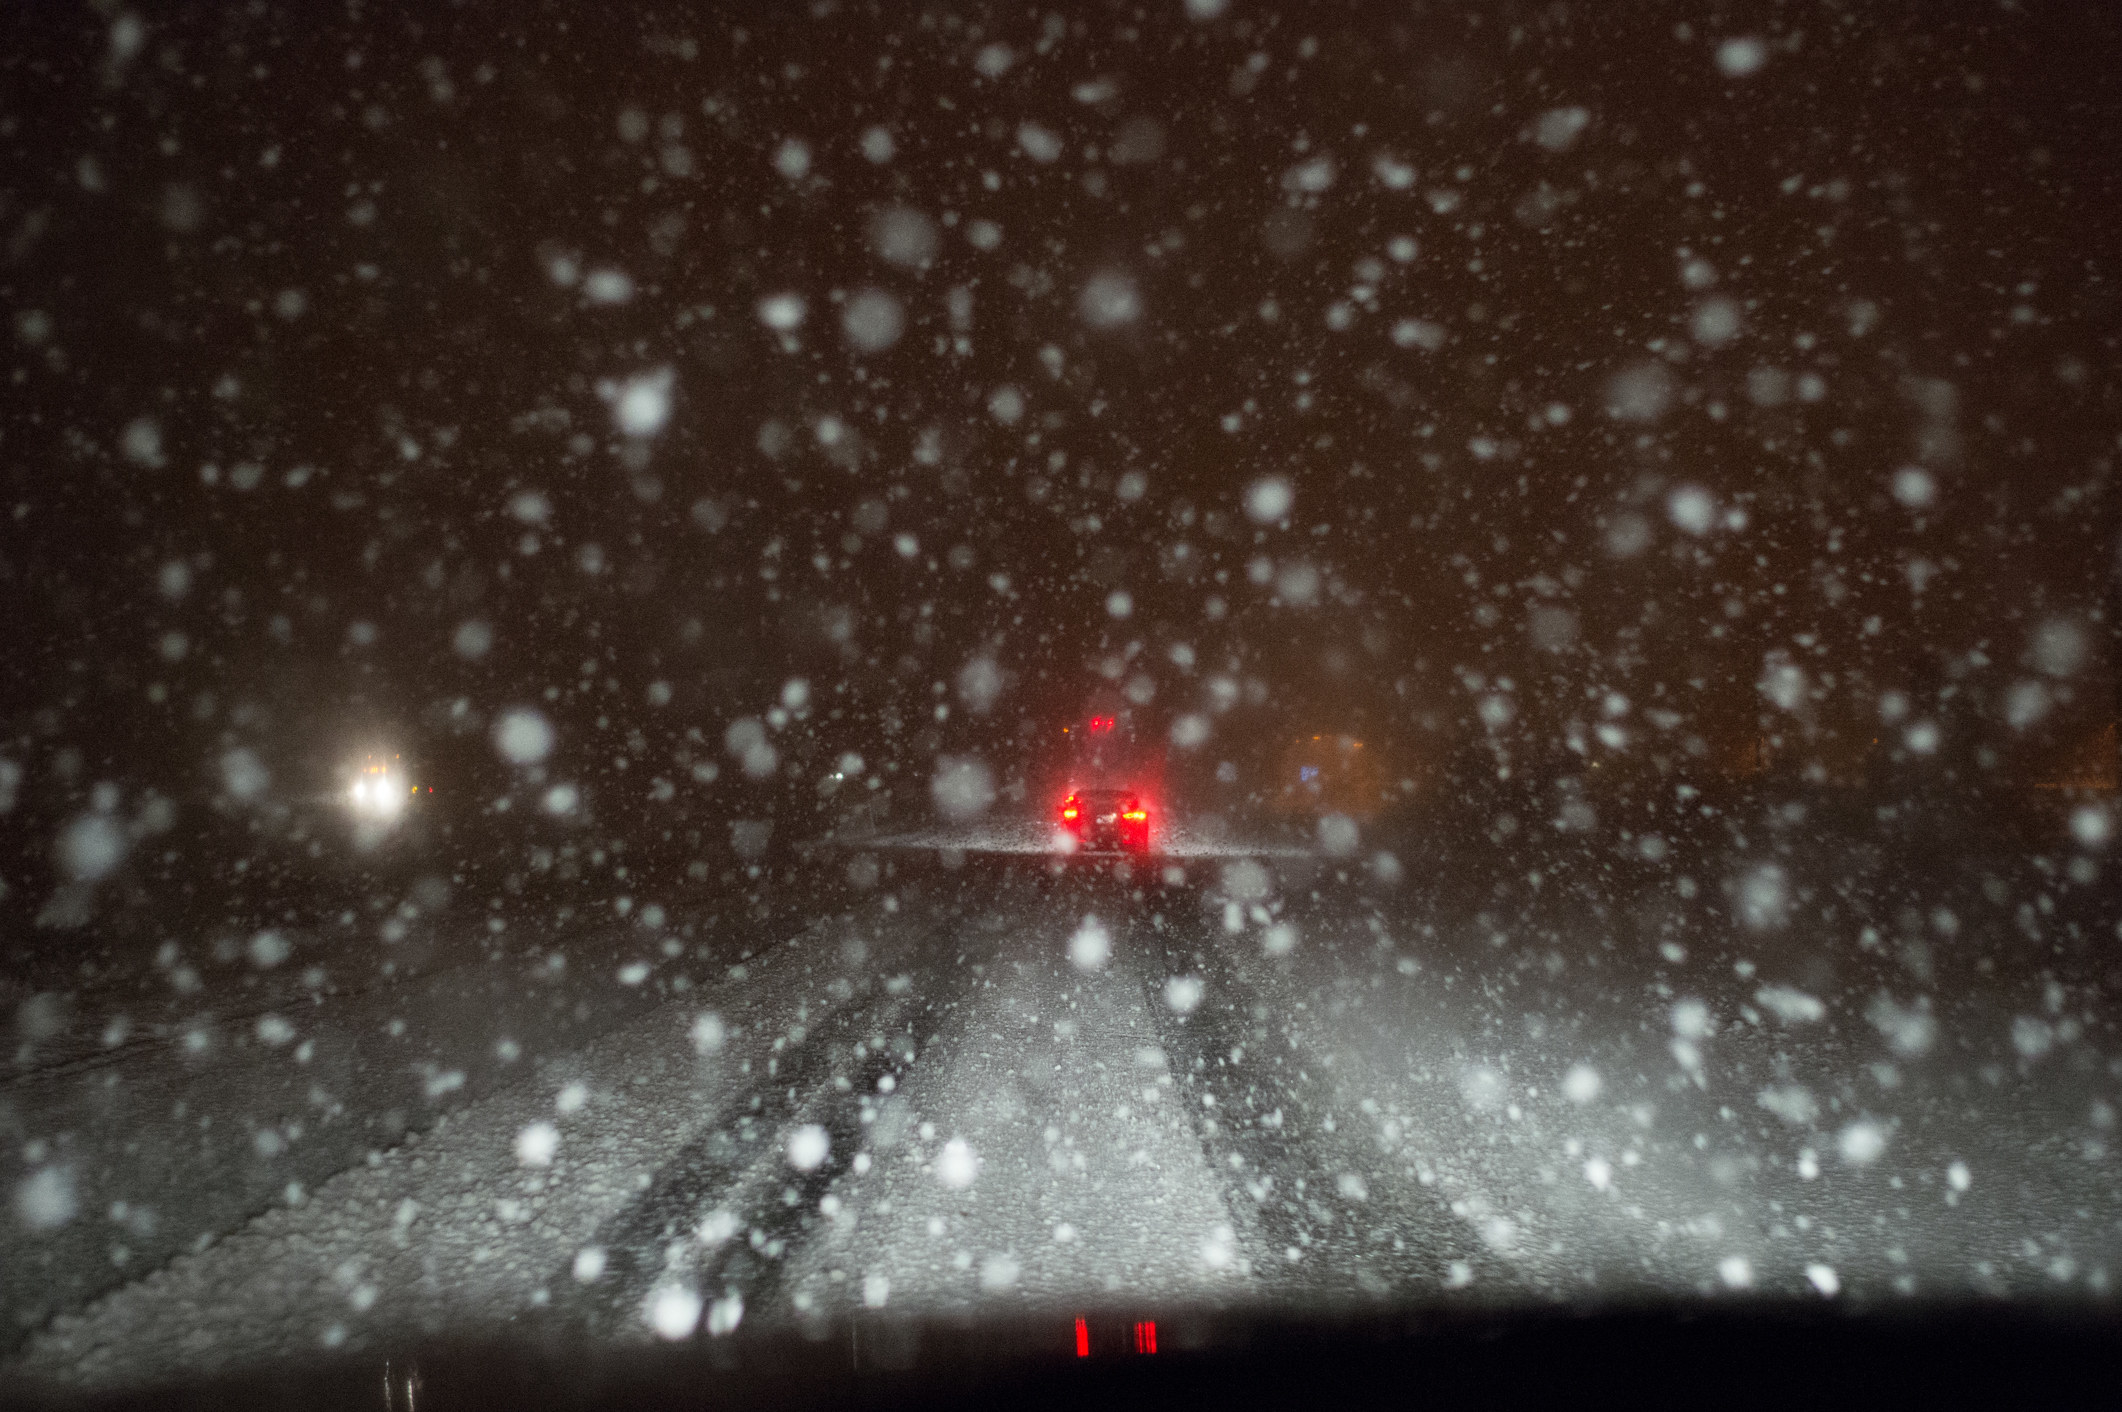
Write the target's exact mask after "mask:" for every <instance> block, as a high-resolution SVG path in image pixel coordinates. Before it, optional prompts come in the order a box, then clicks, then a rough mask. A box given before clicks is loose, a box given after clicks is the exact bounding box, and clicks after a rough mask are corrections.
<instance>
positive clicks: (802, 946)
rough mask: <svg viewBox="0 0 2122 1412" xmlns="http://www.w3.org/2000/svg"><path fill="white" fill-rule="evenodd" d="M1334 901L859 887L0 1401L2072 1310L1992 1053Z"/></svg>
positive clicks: (1076, 874) (1363, 883) (2087, 1147)
mask: <svg viewBox="0 0 2122 1412" xmlns="http://www.w3.org/2000/svg"><path fill="white" fill-rule="evenodd" d="M1355 871H1356V870H1341V869H1336V868H1335V867H1334V866H1333V865H1332V864H1330V863H1326V862H1323V861H1322V860H1317V859H1308V858H1300V857H1285V858H1282V859H1270V860H1260V859H1254V858H1247V857H1225V858H1222V859H1216V860H1200V861H1195V862H1191V863H1189V864H1186V865H1184V866H1183V867H1182V868H1181V872H1182V873H1184V874H1185V876H1184V880H1183V881H1170V882H1168V881H1167V880H1166V877H1165V875H1164V874H1163V872H1162V870H1161V868H1160V869H1159V870H1157V872H1156V874H1155V875H1154V876H1143V870H1139V869H1138V870H1135V872H1134V873H1133V874H1132V875H1126V874H1124V873H1123V872H1122V870H1119V869H1117V868H1116V867H1115V866H1114V865H1113V864H1112V863H1109V862H1100V861H1094V860H1071V861H1069V862H1068V863H1066V864H1058V863H1056V862H1053V861H1051V860H1039V861H1033V860H1031V859H1020V858H1010V857H993V856H981V855H978V854H973V855H969V856H966V857H963V858H950V857H946V858H945V859H944V860H943V861H941V862H936V863H933V864H930V863H923V862H918V861H916V860H912V859H902V860H901V862H900V863H899V864H898V866H897V868H896V870H895V873H894V875H893V876H892V877H891V878H889V879H888V880H887V881H886V883H885V884H884V885H883V886H880V887H878V888H875V889H874V890H871V891H868V892H865V893H858V894H855V899H856V900H855V901H854V902H853V903H852V904H851V905H850V906H848V907H847V908H846V909H845V910H838V911H835V912H834V913H833V914H831V915H828V916H823V917H819V918H816V919H814V920H812V921H811V922H810V923H809V924H808V925H806V926H802V927H800V928H791V929H789V932H788V934H787V935H786V937H785V939H784V940H783V941H782V942H781V943H780V944H777V945H772V946H769V947H766V948H765V949H763V950H761V951H759V953H758V954H756V955H753V956H750V957H747V958H746V959H744V960H742V961H738V962H735V963H734V964H730V963H727V962H726V961H718V962H717V963H716V965H715V966H714V967H713V968H712V972H713V973H710V969H709V968H708V967H706V966H705V965H704V964H702V965H697V966H696V967H695V968H696V969H697V970H699V972H700V973H699V974H698V975H696V976H694V977H692V984H691V985H690V986H689V987H688V988H687V989H686V990H685V991H684V992H683V993H682V994H669V995H668V996H667V998H665V999H664V1000H662V1001H661V1002H660V1003H654V1004H647V1003H644V1004H643V1005H642V1006H641V1007H640V1008H639V1009H638V1010H637V1011H636V1012H635V1013H632V1014H631V1015H630V1016H627V1017H624V1018H619V1019H617V1020H616V1022H615V1023H614V1024H613V1025H612V1027H611V1028H609V1029H608V1030H606V1031H604V1032H602V1033H601V1034H598V1035H596V1036H594V1037H592V1038H589V1039H587V1040H586V1042H584V1043H581V1044H580V1045H579V1046H578V1047H575V1048H572V1049H565V1050H558V1051H555V1052H549V1053H545V1054H543V1055H540V1056H538V1057H537V1058H536V1059H535V1060H534V1061H533V1063H532V1064H530V1065H529V1066H527V1069H528V1072H527V1073H526V1074H525V1075H524V1076H523V1077H521V1078H518V1079H516V1080H514V1081H513V1082H511V1083H508V1084H504V1085H497V1086H496V1087H495V1088H494V1089H493V1090H492V1091H491V1092H489V1093H487V1094H485V1095H484V1096H482V1097H480V1098H478V1099H477V1100H476V1101H473V1102H471V1103H468V1104H466V1105H465V1106H464V1107H462V1108H460V1109H458V1110H455V1111H453V1112H450V1113H448V1114H446V1115H445V1116H443V1117H442V1118H440V1119H439V1120H437V1121H436V1122H435V1124H434V1125H433V1126H432V1127H430V1128H429V1129H427V1130H426V1131H425V1132H419V1133H414V1134H412V1135H409V1136H408V1137H407V1138H406V1139H405V1140H404V1141H403V1142H402V1143H400V1144H399V1145H397V1146H395V1147H392V1148H390V1149H389V1150H386V1151H379V1152H377V1153H375V1154H373V1155H372V1156H370V1157H369V1158H368V1159H367V1160H365V1161H358V1162H353V1163H351V1164H349V1165H348V1166H347V1167H346V1168H345V1170H342V1171H340V1172H339V1173H338V1174H337V1175H336V1176H333V1177H331V1178H330V1179H329V1180H324V1181H320V1182H318V1183H316V1184H315V1186H314V1189H313V1190H311V1191H310V1192H309V1193H308V1195H307V1198H306V1199H305V1200H304V1201H302V1202H301V1203H300V1204H298V1205H281V1206H276V1207H275V1208H274V1209H272V1210H269V1211H267V1212H265V1213H264V1214H262V1215H259V1216H257V1217H255V1218H254V1219H250V1220H248V1221H246V1222H243V1223H242V1224H240V1225H238V1226H237V1227H235V1228H234V1229H231V1230H229V1231H228V1232H227V1233H226V1234H225V1235H223V1236H222V1237H221V1238H220V1239H219V1240H218V1241H216V1242H214V1243H212V1244H210V1245H208V1246H206V1247H205V1248H203V1249H198V1250H194V1251H188V1252H185V1253H182V1254H179V1255H177V1256H176V1257H175V1258H173V1259H171V1260H170V1261H169V1262H168V1263H167V1264H165V1265H164V1266H162V1268H160V1269H157V1270H155V1271H153V1272H152V1273H149V1274H146V1275H145V1276H144V1277H143V1278H139V1279H137V1280H135V1281H133V1282H132V1283H130V1284H126V1285H124V1286H123V1287H121V1288H118V1289H116V1290H114V1291H112V1292H110V1293H108V1294H106V1295H104V1296H102V1297H101V1298H99V1299H97V1300H95V1301H94V1302H92V1303H90V1304H88V1305H87V1306H86V1307H85V1308H82V1309H80V1310H78V1311H77V1312H73V1313H69V1314H66V1315H63V1316H61V1317H59V1318H57V1319H55V1320H53V1321H52V1322H50V1323H49V1324H48V1325H46V1326H45V1327H44V1328H43V1329H42V1330H41V1331H40V1332H39V1333H37V1334H36V1335H35V1336H34V1337H33V1338H32V1339H31V1341H30V1342H29V1343H28V1344H27V1345H26V1346H25V1347H24V1348H23V1349H22V1350H21V1352H20V1354H19V1355H18V1357H17V1359H16V1360H15V1368H14V1371H15V1372H16V1373H17V1374H18V1375H22V1376H28V1377H36V1378H44V1379H52V1380H56V1381H59V1382H63V1383H69V1384H77V1385H88V1386H104V1387H110V1386H131V1385H138V1384H139V1383H142V1382H145V1381H150V1380H157V1379H165V1378H169V1377H173V1376H184V1375H188V1374H201V1373H209V1372H214V1371H221V1370H231V1369H239V1368H248V1367H256V1366H259V1365H262V1364H271V1363H274V1362H278V1361H283V1360H294V1359H301V1358H303V1357H306V1356H312V1355H313V1354H314V1352H315V1351H316V1350H318V1349H320V1348H325V1349H332V1348H338V1349H345V1350H349V1351H354V1350H360V1349H364V1348H373V1349H379V1350H380V1349H385V1348H390V1347H395V1346H402V1345H403V1344H405V1343H406V1342H408V1341H415V1340H419V1339H422V1338H426V1337H432V1336H435V1335H438V1334H442V1333H445V1332H447V1333H448V1334H451V1335H455V1336H462V1335H481V1334H498V1335H500V1336H502V1337H510V1338H513V1337H522V1338H535V1339H550V1338H555V1337H557V1338H563V1339H564V1338H574V1337H581V1336H584V1335H587V1336H590V1337H592V1338H594V1339H596V1340H599V1341H608V1342H617V1343H622V1344H624V1343H639V1344H646V1343H651V1342H654V1341H656V1340H657V1339H659V1338H661V1339H671V1338H687V1337H714V1336H721V1335H726V1334H731V1333H735V1332H739V1331H743V1330H759V1329H764V1328H773V1327H784V1328H785V1327H790V1326H794V1327H798V1328H804V1329H810V1330H816V1331H820V1332H821V1333H822V1332H824V1331H827V1330H830V1329H832V1328H835V1327H843V1326H844V1325H845V1324H846V1322H847V1321H848V1320H849V1319H850V1318H857V1317H860V1318H870V1317H900V1316H907V1317H919V1316H923V1315H933V1314H954V1313H958V1312H962V1311H967V1310H991V1311H998V1312H1000V1311H1009V1312H1014V1313H1017V1314H1025V1313H1033V1314H1036V1313H1040V1312H1050V1313H1052V1314H1054V1315H1055V1316H1056V1317H1067V1316H1069V1315H1071V1314H1072V1313H1076V1312H1084V1311H1098V1312H1105V1313H1115V1314H1129V1315H1131V1316H1133V1315H1139V1314H1143V1313H1147V1314H1157V1313H1159V1312H1162V1311H1175V1310H1180V1309H1188V1308H1193V1309H1199V1308H1213V1307H1223V1308H1231V1307H1248V1306H1251V1307H1259V1306H1263V1305H1264V1306H1268V1307H1305V1308H1319V1307H1332V1306H1335V1305H1342V1304H1374V1303H1375V1302H1376V1301H1378V1300H1381V1299H1390V1300H1393V1301H1396V1302H1416V1303H1445V1302H1454V1301H1461V1302H1463V1301H1478V1302H1482V1303H1521V1302H1540V1303H1551V1302H1556V1301H1567V1302H1572V1303H1585V1302H1593V1303H1596V1302H1600V1301H1612V1300H1629V1299H1640V1298H1644V1297H1648V1298H1651V1299H1653V1300H1657V1299H1678V1300H1683V1301H1684V1300H1692V1299H1694V1298H1697V1297H1700V1296H1705V1295H1706V1296H1711V1297H1716V1298H1727V1299H1744V1298H1748V1297H1758V1296H1761V1295H1770V1296H1774V1297H1779V1298H1800V1299H1824V1298H1840V1299H1843V1300H1846V1301H1847V1300H1857V1301H1867V1300H1876V1299H1888V1300H1891V1299H1895V1298H1899V1297H1905V1296H1908V1295H1922V1296H1937V1295H1944V1296H1947V1297H1959V1296H1969V1295H1974V1296H1985V1295H1991V1294H2001V1293H2007V1292H2020V1293H2029V1294H2040V1295H2046V1296H2068V1295H2072V1294H2075V1295H2077V1296H2079V1297H2087V1296H2090V1297H2092V1298H2095V1299H2099V1298H2103V1297H2104V1296H2105V1295H2106V1292H2107V1289H2108V1283H2107V1281H2108V1279H2109V1272H2110V1270H2111V1269H2112V1268H2113V1262H2114V1259H2115V1255H2116V1247H2117V1235H2116V1233H2117V1229H2118V1226H2117V1218H2118V1215H2122V1208H2118V1204H2117V1201H2116V1198H2115V1194H2114V1180H2113V1172H2112V1160H2113V1159H2112V1158H2111V1157H2110V1156H2109V1155H2108V1149H2107V1147H2106V1145H2105V1144H2104V1140H2103V1135H2104V1133H2105V1131H2106V1127H2105V1125H2106V1124H2111V1123H2112V1112H2111V1110H2107V1109H2105V1108H2104V1105H2103V1104H2102V1102H2101V1101H2100V1100H2098V1099H2093V1100H2092V1101H2091V1103H2090V1106H2088V1099H2087V1093H2086V1090H2085V1083H2080V1082H2078V1081H2075V1080H2070V1079H2067V1078H2064V1077H2063V1073H2062V1071H2060V1070H2057V1071H2052V1072H2049V1073H2047V1074H2043V1073H2040V1072H2036V1071H2033V1070H2030V1069H2029V1068H2028V1067H2027V1066H2025V1065H2023V1064H2022V1065H2020V1066H2018V1068H2017V1069H2016V1070H2007V1069H2006V1068H2005V1067H2004V1066H2003V1065H2002V1063H2001V1060H2002V1059H2003V1058H2004V1057H2005V1056H2008V1055H2009V1054H2010V1053H2011V1049H2010V1042H2009V1041H2008V1040H2007V1039H2005V1038H2004V1036H2005V1035H2006V1034H2007V1033H2009V1030H2008V1025H2007V1024H2005V1023H2000V1024H1999V1025H1998V1026H1996V1027H1994V1028H1993V1030H1992V1031H1991V1033H1992V1035H1993V1037H1994V1040H1995V1043H1994V1044H1992V1045H1991V1048H1992V1049H1994V1050H1995V1054H1994V1055H1992V1054H1988V1053H1973V1054H1970V1055H1969V1056H1968V1057H1967V1059H1966V1062H1965V1063H1962V1062H1961V1061H1960V1060H1959V1059H1955V1060H1954V1061H1953V1067H1951V1068H1950V1069H1943V1070H1941V1071H1940V1072H1938V1073H1936V1074H1934V1075H1929V1076H1926V1073H1925V1070H1924V1067H1923V1064H1922V1063H1921V1062H1919V1059H1918V1056H1916V1055H1915V1054H1914V1053H1913V1052H1912V1050H1911V1048H1910V1045H1909V1043H1908V1041H1909V1037H1910V1030H1909V1027H1908V1026H1903V1028H1902V1029H1901V1030H1898V1031H1895V1030H1893V1029H1892V1027H1891V1026H1890V1025H1889V1026H1887V1027H1884V1028H1882V1027H1881V1025H1880V1023H1879V1015H1878V1013H1877V1003H1876V1001H1872V1000H1869V999H1868V997H1869V996H1870V994H1871V992H1870V990H1869V989H1868V987H1867V985H1865V984H1860V983H1859V982H1858V981H1857V980H1856V979H1855V978H1852V980H1851V983H1850V984H1849V986H1848V987H1847V988H1846V991H1843V992H1829V993H1828V994H1827V999H1826V1000H1825V1001H1824V1002H1813V1003H1814V1004H1817V1005H1818V1006H1819V1007H1820V1010H1821V1012H1822V1013H1821V1014H1819V1015H1814V1014H1813V1013H1812V1011H1811V1009H1809V1008H1808V1005H1807V1004H1806V1003H1804V1002H1803V1001H1802V1000H1793V999H1789V998H1788V997H1780V996H1776V993H1774V992H1770V994H1771V995H1772V996H1776V999H1775V1003H1778V1004H1782V1005H1783V1006H1784V1010H1785V1012H1786V1013H1785V1015H1784V1017H1783V1018H1781V1019H1779V1018H1778V1017H1777V1016H1776V1015H1774V1014H1764V1013H1762V1010H1761V1008H1759V1007H1760V1002H1759V999H1758V997H1759V996H1760V995H1761V994H1762V993H1763V991H1764V989H1765V988H1764V986H1763V985H1762V982H1763V981H1764V980H1766V979H1768V977H1767V976H1766V975H1756V974H1755V973H1754V972H1753V970H1752V969H1751V968H1750V967H1741V968H1739V969H1737V970H1733V969H1730V968H1726V969H1725V970H1724V972H1723V975H1724V979H1723V981H1722V982H1721V983H1719V982H1716V981H1714V980H1712V979H1710V978H1708V977H1706V976H1703V975H1701V974H1699V972H1698V974H1697V975H1695V976H1694V977H1693V980H1694V985H1693V988H1692V989H1691V990H1687V989H1682V990H1676V989H1675V984H1674V983H1675V981H1676V980H1679V979H1682V977H1680V976H1676V974H1675V973H1674V969H1673V967H1672V966H1671V965H1670V963H1669V960H1668V958H1666V957H1665V956H1663V955H1661V954H1660V953H1659V952H1657V951H1655V950H1653V949H1652V948H1651V947H1649V946H1647V945H1644V944H1642V942H1641V940H1640V938H1638V937H1636V936H1635V935H1634V933H1635V932H1636V931H1637V930H1638V928H1639V927H1640V926H1642V923H1641V919H1631V918H1628V917H1624V916H1620V915H1614V916H1601V915H1599V914H1598V910H1597V909H1596V908H1589V909H1588V908H1587V907H1586V905H1585V902H1584V899H1583V898H1582V897H1579V896H1573V895H1571V894H1570V893H1569V892H1568V891H1567V890H1566V889H1563V888H1560V887H1553V886H1550V887H1549V888H1548V889H1546V890H1545V891H1544V892H1541V891H1540V890H1538V889H1535V890H1533V892H1532V893H1529V894H1528V895H1527V896H1526V897H1524V898H1523V899H1520V901H1521V903H1522V907H1523V910H1522V912H1520V914H1519V915H1518V916H1516V917H1515V918H1514V919H1513V921H1512V922H1511V923H1510V924H1509V926H1508V931H1509V933H1510V934H1509V935H1505V934H1504V933H1505V930H1506V928H1505V926H1504V925H1503V924H1502V923H1501V922H1499V921H1497V920H1496V918H1495V917H1494V916H1492V915H1491V910H1481V911H1474V910H1472V903H1473V902H1475V901H1478V902H1488V903H1490V908H1491V909H1492V910H1496V911H1500V909H1494V908H1493V901H1492V899H1490V898H1486V897H1484V898H1479V899H1471V900H1469V899H1467V898H1455V897H1454V896H1453V893H1452V890H1451V888H1450V887H1449V886H1447V885H1446V883H1447V881H1448V880H1445V879H1428V880H1425V879H1423V878H1421V877H1420V876H1419V875H1418V876H1417V877H1415V878H1414V879H1412V880H1411V881H1410V882H1409V883H1408V884H1407V885H1406V886H1405V887H1404V888H1403V889H1402V890H1401V891H1400V892H1398V893H1397V894H1394V895H1392V896H1391V897H1389V898H1381V896H1380V895H1379V889H1377V888H1376V887H1375V886H1372V885H1370V883H1369V882H1368V881H1367V879H1366V878H1364V877H1363V876H1361V875H1360V873H1358V874H1357V875H1356V876H1353V877H1352V876H1350V874H1351V872H1355ZM1650 930H1651V931H1652V933H1653V934H1655V924H1653V925H1652V926H1651V927H1650ZM1565 939H1568V941H1567V943H1566V941H1565ZM1572 943H1573V944H1572ZM687 964H694V963H691V962H688V963H687ZM583 983H584V984H585V985H587V984H588V982H587V980H586V979H585V981H584V982H583ZM1720 984H1721V989H1720ZM1790 993H1791V995H1798V994H1799V992H1797V991H1795V990H1794V989H1793V990H1791V992H1790ZM1867 1004H1869V1005H1871V1007H1872V1013H1870V1014H1869V1016H1867V1014H1866V1009H1865V1007H1866V1006H1867ZM1940 1007H1941V1010H1942V1009H1944V1007H1945V1002H1944V1001H1942V1000H1941V1002H1940ZM1749 1017H1750V1018H1749ZM1896 1042H1899V1043H1901V1045H1902V1048H1901V1050H1899V1051H1896V1050H1895V1049H1894V1048H1893V1045H1894V1044H1895V1043H1896ZM1975 1048H1980V1046H1975ZM1896 1053H1898V1055H1899V1065H1900V1068H1899V1070H1898V1071H1897V1072H1894V1073H1892V1074H1888V1073H1887V1072H1886V1070H1887V1069H1889V1068H1892V1065H1891V1064H1889V1063H1888V1059H1889V1058H1892V1057H1893V1056H1894V1055H1895V1054H1896ZM1993 1059H1994V1060H1996V1061H1998V1062H1994V1063H1993V1062H1991V1061H1992V1060H1993ZM2085 1068H2086V1066H2085V1065H2082V1064H2081V1065H2078V1066H2077V1069H2078V1071H2080V1072H2082V1071H2084V1070H2085ZM1970 1075H1973V1076H1975V1077H1973V1079H1972V1082H1970V1081H1969V1078H1970ZM2085 1082H2087V1083H2089V1082H2091V1080H2086V1081H2085ZM2103 1112H2104V1113H2105V1115H2106V1116H2105V1119H2104V1122H2103V1118H2102V1114H2103ZM1912 1212H1914V1213H1915V1214H1916V1215H1917V1216H1919V1217H1920V1219H1912V1217H1911V1213H1912Z"/></svg>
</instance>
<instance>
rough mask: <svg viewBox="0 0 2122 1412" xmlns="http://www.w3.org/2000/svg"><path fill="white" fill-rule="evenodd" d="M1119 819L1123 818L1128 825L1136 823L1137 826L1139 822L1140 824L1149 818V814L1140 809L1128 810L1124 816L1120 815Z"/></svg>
mask: <svg viewBox="0 0 2122 1412" xmlns="http://www.w3.org/2000/svg"><path fill="white" fill-rule="evenodd" d="M1120 817H1121V818H1123V819H1126V820H1127V821H1129V822H1130V823H1137V824H1139V823H1141V822H1142V821H1143V820H1144V819H1146V818H1148V817H1149V814H1148V813H1147V812H1146V811H1144V810H1141V809H1130V810H1128V811H1127V812H1126V813H1125V814H1122V815H1121V816H1120Z"/></svg>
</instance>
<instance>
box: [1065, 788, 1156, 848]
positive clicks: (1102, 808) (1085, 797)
mask: <svg viewBox="0 0 2122 1412" xmlns="http://www.w3.org/2000/svg"><path fill="white" fill-rule="evenodd" d="M1061 827H1062V828H1064V829H1066V830H1067V831H1068V832H1069V834H1070V835H1072V836H1073V837H1074V838H1075V840H1076V848H1077V851H1079V852H1083V853H1147V852H1149V808H1148V806H1147V805H1146V804H1144V803H1143V800H1142V796H1141V795H1139V794H1137V793H1135V792H1134V791H1133V790H1129V789H1076V790H1070V791H1069V795H1068V798H1066V799H1064V800H1062V801H1061Z"/></svg>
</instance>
